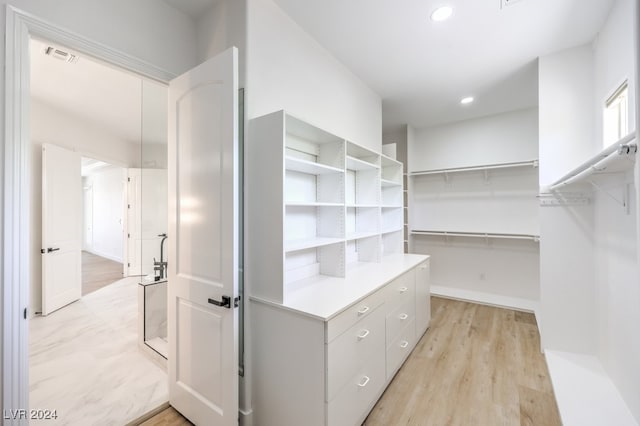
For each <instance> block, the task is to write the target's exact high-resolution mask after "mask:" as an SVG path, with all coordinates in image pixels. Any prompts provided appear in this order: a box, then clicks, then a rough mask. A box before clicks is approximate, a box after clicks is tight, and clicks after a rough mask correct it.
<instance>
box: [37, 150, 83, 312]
mask: <svg viewBox="0 0 640 426" xmlns="http://www.w3.org/2000/svg"><path fill="white" fill-rule="evenodd" d="M82 223H83V214H82V177H81V176H80V154H78V153H77V152H74V151H71V150H68V149H64V148H61V147H59V146H55V145H50V144H44V145H43V146H42V250H41V253H42V315H48V314H50V313H51V312H53V311H55V310H56V309H60V308H61V307H63V306H65V305H68V304H69V303H71V302H73V301H76V300H78V299H80V297H81V295H82V279H81V262H82V258H81V249H82Z"/></svg>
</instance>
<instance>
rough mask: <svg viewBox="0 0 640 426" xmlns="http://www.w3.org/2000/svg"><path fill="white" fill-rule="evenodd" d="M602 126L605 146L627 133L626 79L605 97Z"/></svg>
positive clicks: (627, 98)
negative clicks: (607, 97)
mask: <svg viewBox="0 0 640 426" xmlns="http://www.w3.org/2000/svg"><path fill="white" fill-rule="evenodd" d="M603 127H604V135H603V136H604V141H603V142H604V146H605V147H607V146H609V145H611V144H612V143H614V142H616V141H618V140H620V138H622V137H624V136H626V135H627V133H629V85H628V83H627V82H626V81H625V82H624V83H622V85H621V86H620V87H618V88H617V89H616V91H615V92H613V94H612V95H611V96H610V97H609V99H607V102H606V103H605V107H604V126H603Z"/></svg>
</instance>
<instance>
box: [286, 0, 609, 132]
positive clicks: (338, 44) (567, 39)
mask: <svg viewBox="0 0 640 426" xmlns="http://www.w3.org/2000/svg"><path fill="white" fill-rule="evenodd" d="M275 1H276V3H278V4H279V6H280V7H281V8H282V9H283V10H284V11H285V12H286V13H287V14H288V15H289V16H291V17H292V18H293V19H294V20H295V21H296V22H297V23H298V24H299V25H300V26H301V27H303V28H304V29H305V30H306V31H307V32H308V33H310V34H311V35H312V36H313V37H314V38H315V39H316V40H317V41H318V42H319V43H320V44H322V45H323V46H324V47H325V48H327V49H328V50H329V51H330V52H332V53H333V54H334V56H335V57H336V58H337V59H338V60H340V61H341V62H342V63H343V64H345V65H346V66H347V67H348V68H349V69H351V71H352V72H353V73H354V74H355V75H357V76H358V77H360V78H361V79H362V80H363V81H364V82H365V83H367V84H368V85H369V86H370V87H371V88H372V89H373V90H374V91H376V92H377V93H378V94H379V95H380V96H381V97H382V99H383V127H384V129H385V130H386V131H391V130H394V129H396V128H399V127H400V126H401V125H403V124H410V125H411V126H413V127H415V128H421V127H427V126H432V125H435V124H440V123H446V122H452V121H459V120H464V119H469V118H473V117H479V116H485V115H490V114H495V113H499V112H504V111H509V110H514V109H521V108H526V107H532V106H536V105H537V102H538V90H537V61H536V58H538V57H539V56H543V55H546V54H549V53H552V52H555V51H559V50H562V49H565V48H568V47H573V46H578V45H581V44H584V43H587V42H590V41H591V40H593V38H594V37H595V35H596V34H597V31H598V30H599V28H601V26H602V24H603V23H604V21H605V19H606V17H607V15H608V13H609V10H610V9H611V6H612V4H613V2H614V0H597V1H584V0H515V1H514V0H511V1H510V3H511V4H510V5H508V6H505V7H503V8H501V0H396V1H390V0H350V1H344V0H323V1H317V2H314V1H300V0H275ZM443 4H447V5H450V6H452V7H453V8H454V12H453V16H452V17H451V18H450V19H449V20H447V21H445V22H434V21H432V20H431V19H429V16H430V14H431V12H432V11H433V10H434V9H435V8H436V7H438V6H441V5H443ZM465 96H474V97H475V102H473V103H472V104H470V105H466V106H462V105H460V103H459V101H460V99H461V98H463V97H465Z"/></svg>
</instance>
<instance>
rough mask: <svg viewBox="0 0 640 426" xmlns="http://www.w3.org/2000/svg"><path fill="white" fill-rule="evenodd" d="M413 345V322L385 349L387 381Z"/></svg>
mask: <svg viewBox="0 0 640 426" xmlns="http://www.w3.org/2000/svg"><path fill="white" fill-rule="evenodd" d="M414 344H415V321H411V322H410V323H408V324H407V325H406V327H404V328H403V329H402V331H401V332H400V334H399V335H398V337H397V338H396V339H395V340H394V341H393V343H391V345H389V347H388V348H387V380H388V379H390V378H391V377H393V375H394V374H395V373H396V371H398V368H400V366H401V365H402V363H403V361H404V360H405V359H406V358H407V356H408V355H409V354H410V353H411V351H412V350H413V346H414Z"/></svg>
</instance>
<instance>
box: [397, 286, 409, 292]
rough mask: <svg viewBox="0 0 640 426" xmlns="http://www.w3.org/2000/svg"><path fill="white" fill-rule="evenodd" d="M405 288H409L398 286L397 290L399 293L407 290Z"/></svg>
mask: <svg viewBox="0 0 640 426" xmlns="http://www.w3.org/2000/svg"><path fill="white" fill-rule="evenodd" d="M407 290H409V289H408V288H406V287H400V288H399V289H398V291H399V292H400V293H404V292H405V291H407Z"/></svg>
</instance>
